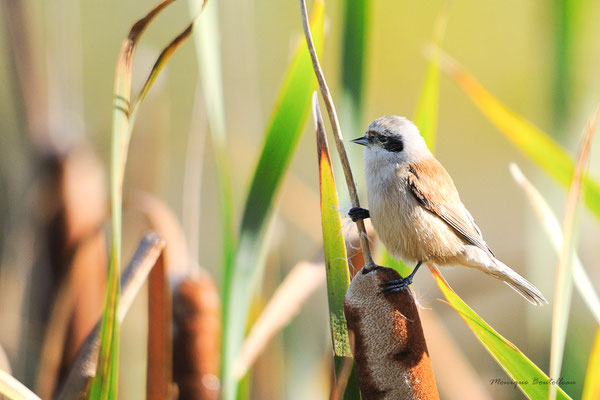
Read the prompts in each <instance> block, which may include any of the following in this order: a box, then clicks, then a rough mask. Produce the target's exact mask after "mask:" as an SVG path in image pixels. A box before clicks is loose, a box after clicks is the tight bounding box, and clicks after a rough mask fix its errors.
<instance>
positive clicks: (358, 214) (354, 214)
mask: <svg viewBox="0 0 600 400" xmlns="http://www.w3.org/2000/svg"><path fill="white" fill-rule="evenodd" d="M348 216H349V217H350V218H352V221H353V222H356V221H358V220H359V219H367V218H369V216H370V215H369V210H367V209H366V208H362V207H352V208H351V209H350V211H348Z"/></svg>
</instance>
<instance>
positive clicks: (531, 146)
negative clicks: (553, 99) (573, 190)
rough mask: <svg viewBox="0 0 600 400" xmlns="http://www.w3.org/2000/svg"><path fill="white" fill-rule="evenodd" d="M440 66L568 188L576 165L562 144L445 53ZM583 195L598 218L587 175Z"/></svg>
mask: <svg viewBox="0 0 600 400" xmlns="http://www.w3.org/2000/svg"><path fill="white" fill-rule="evenodd" d="M440 66H441V68H442V71H443V72H444V73H446V74H447V75H448V76H450V77H451V78H452V79H453V80H454V82H456V84H458V86H459V87H460V88H461V89H462V90H463V91H464V92H465V93H466V94H467V95H468V96H469V98H470V99H471V100H472V101H473V103H475V105H476V106H477V107H478V108H479V109H480V110H481V111H482V112H483V114H484V115H485V116H486V117H487V118H488V119H489V120H490V121H491V122H492V123H493V124H494V125H495V126H496V127H497V128H498V129H499V130H500V132H502V133H503V134H504V135H505V136H506V138H507V139H508V140H509V141H510V142H511V143H512V144H513V145H514V146H515V147H517V148H518V149H519V150H520V151H521V152H523V153H524V154H525V155H526V156H527V157H529V158H531V159H532V160H533V161H534V162H535V163H536V164H537V165H538V166H540V167H541V168H542V169H543V170H544V171H545V172H546V173H548V174H549V175H550V176H551V177H552V178H554V179H555V180H556V181H557V182H559V183H560V184H561V185H563V187H565V188H566V187H569V185H570V184H571V178H572V177H573V173H574V171H575V165H574V163H573V160H572V159H571V157H570V156H569V155H568V154H567V152H566V151H565V150H564V149H563V148H562V147H560V146H559V145H558V144H557V143H556V142H554V141H553V140H552V138H550V136H548V135H547V134H546V133H544V132H543V131H541V130H540V129H538V128H537V127H535V126H534V125H533V124H532V123H530V122H529V121H527V120H525V119H524V118H522V117H520V116H519V115H517V114H515V113H514V112H512V111H510V110H509V109H508V108H506V106H505V105H503V104H502V103H501V102H500V101H499V100H498V99H496V98H495V97H494V96H492V95H491V94H490V93H489V92H488V91H487V90H485V88H484V87H483V86H482V85H481V84H480V83H479V82H478V81H477V80H476V79H475V78H474V77H473V76H471V75H470V74H469V73H468V72H467V71H466V70H465V69H464V68H463V67H462V66H460V65H459V64H458V63H457V62H456V61H455V60H453V59H452V58H451V57H450V56H448V55H447V54H443V56H442V59H441V64H440ZM583 197H584V200H585V204H586V205H587V207H588V208H589V209H590V210H591V211H592V212H593V213H594V214H595V215H596V217H597V218H599V219H600V184H598V181H597V180H594V179H592V178H591V177H589V176H587V175H585V176H583Z"/></svg>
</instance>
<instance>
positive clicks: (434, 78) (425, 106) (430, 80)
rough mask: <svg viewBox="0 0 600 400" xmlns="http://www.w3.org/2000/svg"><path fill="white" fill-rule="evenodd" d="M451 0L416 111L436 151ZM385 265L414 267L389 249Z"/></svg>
mask: <svg viewBox="0 0 600 400" xmlns="http://www.w3.org/2000/svg"><path fill="white" fill-rule="evenodd" d="M449 9H450V2H449V1H446V2H444V6H443V8H442V10H441V11H440V13H439V15H438V17H437V19H436V21H435V25H434V31H433V43H434V44H435V46H436V48H435V49H434V52H433V54H432V56H431V58H430V59H429V63H428V65H427V74H426V75H425V81H424V82H423V87H422V89H421V95H420V98H419V102H418V104H417V109H416V111H415V125H417V126H418V127H419V132H421V135H422V136H423V138H424V139H425V143H427V146H428V147H429V149H430V150H431V152H432V153H433V152H434V148H435V137H436V127H437V115H438V104H439V97H440V95H439V93H440V57H441V54H440V52H439V51H437V50H438V49H439V47H440V46H441V45H442V42H443V40H444V36H445V34H446V25H447V24H448V15H449ZM380 259H381V260H382V263H383V265H385V266H387V267H390V268H393V269H395V270H396V271H398V273H399V274H400V276H406V275H408V274H410V272H411V270H412V268H411V267H408V266H407V265H406V264H404V262H402V260H396V259H394V258H393V257H391V256H390V255H389V253H388V252H387V250H385V249H383V254H382V256H381V258H380Z"/></svg>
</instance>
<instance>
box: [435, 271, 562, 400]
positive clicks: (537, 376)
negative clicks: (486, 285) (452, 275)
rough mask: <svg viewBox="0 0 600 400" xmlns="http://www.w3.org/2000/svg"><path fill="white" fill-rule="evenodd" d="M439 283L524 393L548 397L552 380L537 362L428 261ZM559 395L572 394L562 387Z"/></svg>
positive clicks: (533, 397) (456, 308) (534, 397)
mask: <svg viewBox="0 0 600 400" xmlns="http://www.w3.org/2000/svg"><path fill="white" fill-rule="evenodd" d="M428 266H429V269H430V270H431V273H432V274H433V276H434V278H435V281H436V283H437V285H438V286H439V288H440V290H441V291H442V293H443V294H444V297H446V300H447V301H448V303H449V304H450V306H452V308H454V310H456V312H457V313H458V314H459V315H460V316H461V317H462V319H463V320H464V321H465V322H466V323H467V325H468V326H469V328H471V330H472V331H473V333H474V334H475V336H477V338H478V339H479V340H480V341H481V343H482V344H483V346H484V347H485V348H486V349H487V351H488V352H489V353H490V354H491V355H492V357H494V359H495V360H496V361H497V362H498V364H499V365H500V366H501V367H502V368H503V369H504V371H506V373H507V374H508V375H509V376H510V377H511V378H512V380H513V381H515V382H516V385H517V386H518V387H519V389H521V391H522V392H523V394H525V396H527V397H528V398H530V399H535V400H538V399H546V398H547V397H548V392H549V387H550V385H551V384H549V382H550V380H549V378H548V376H546V375H545V374H544V373H543V372H542V370H541V369H540V368H539V367H538V366H537V365H535V364H534V363H533V362H531V360H529V358H527V356H525V354H523V353H522V352H521V351H520V350H519V349H518V348H517V347H516V346H515V345H514V344H512V343H511V342H509V341H508V340H506V339H505V338H504V337H503V336H502V335H500V334H499V333H498V332H496V331H495V330H494V328H492V327H491V326H490V325H488V323H487V322H485V321H484V320H483V319H482V318H481V317H480V316H479V315H477V313H475V311H473V310H472V309H471V308H470V307H469V306H468V305H467V304H466V303H465V302H464V301H463V300H462V299H461V298H460V297H459V296H458V295H457V294H456V293H455V292H454V290H452V288H451V287H450V285H448V282H446V280H445V279H444V278H443V277H442V275H441V274H440V271H438V269H437V268H436V267H434V266H432V265H430V264H428ZM558 398H559V399H569V398H570V397H569V396H568V395H567V394H566V393H565V392H564V391H563V390H562V389H561V388H560V387H559V388H558Z"/></svg>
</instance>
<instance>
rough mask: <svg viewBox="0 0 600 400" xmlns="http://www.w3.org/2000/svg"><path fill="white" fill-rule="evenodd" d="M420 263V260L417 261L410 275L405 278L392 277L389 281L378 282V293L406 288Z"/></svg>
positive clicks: (387, 292) (393, 291)
mask: <svg viewBox="0 0 600 400" xmlns="http://www.w3.org/2000/svg"><path fill="white" fill-rule="evenodd" d="M421 263H422V261H419V262H418V263H417V265H416V267H415V268H414V269H413V270H412V272H411V273H410V275H408V276H407V277H406V278H400V279H394V280H391V281H387V282H382V283H380V284H379V287H381V288H382V289H381V290H380V291H379V293H380V294H382V293H383V294H389V293H395V292H399V291H401V290H404V289H405V288H407V287H408V285H410V284H411V283H412V281H413V277H414V276H415V274H416V273H417V270H418V269H419V267H420V266H421Z"/></svg>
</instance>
